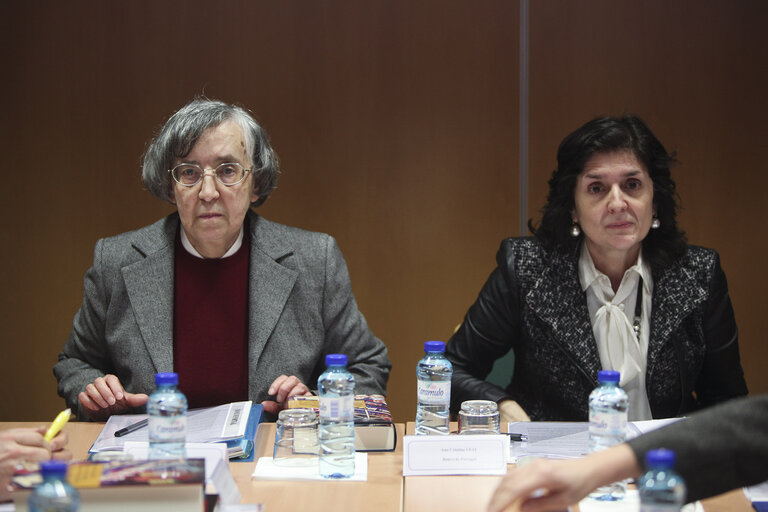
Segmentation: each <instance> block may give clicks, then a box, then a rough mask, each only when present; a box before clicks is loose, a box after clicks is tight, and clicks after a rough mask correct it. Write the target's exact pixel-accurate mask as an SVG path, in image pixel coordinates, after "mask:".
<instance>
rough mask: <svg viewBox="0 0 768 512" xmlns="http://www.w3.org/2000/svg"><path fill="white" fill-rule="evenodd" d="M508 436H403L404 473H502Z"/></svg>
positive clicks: (505, 465) (507, 449)
mask: <svg viewBox="0 0 768 512" xmlns="http://www.w3.org/2000/svg"><path fill="white" fill-rule="evenodd" d="M508 453H509V436H506V435H465V436H460V435H449V436H404V437H403V476H414V475H422V476H424V475H504V474H506V473H507V454H508Z"/></svg>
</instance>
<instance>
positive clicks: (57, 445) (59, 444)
mask: <svg viewBox="0 0 768 512" xmlns="http://www.w3.org/2000/svg"><path fill="white" fill-rule="evenodd" d="M68 442H69V436H68V435H67V433H66V432H64V431H61V432H59V433H58V434H57V435H56V436H55V437H54V438H53V439H51V442H50V448H51V452H52V453H56V452H58V451H61V450H63V449H64V447H65V446H66V445H67V443H68Z"/></svg>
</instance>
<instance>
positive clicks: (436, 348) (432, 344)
mask: <svg viewBox="0 0 768 512" xmlns="http://www.w3.org/2000/svg"><path fill="white" fill-rule="evenodd" d="M424 352H445V343H443V342H442V341H425V342H424Z"/></svg>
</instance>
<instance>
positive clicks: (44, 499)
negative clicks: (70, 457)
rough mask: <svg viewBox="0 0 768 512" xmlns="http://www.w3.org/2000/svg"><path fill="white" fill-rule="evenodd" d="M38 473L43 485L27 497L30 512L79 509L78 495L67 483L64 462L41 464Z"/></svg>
mask: <svg viewBox="0 0 768 512" xmlns="http://www.w3.org/2000/svg"><path fill="white" fill-rule="evenodd" d="M40 472H41V473H42V475H43V483H41V484H40V485H38V486H37V487H35V490H34V491H32V494H30V495H29V501H28V504H29V510H30V512H75V511H76V510H77V509H79V508H80V494H79V493H78V492H77V489H75V488H74V487H72V486H71V485H69V484H68V483H67V464H66V462H60V461H53V460H52V461H49V462H42V463H40Z"/></svg>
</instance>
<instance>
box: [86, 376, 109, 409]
mask: <svg viewBox="0 0 768 512" xmlns="http://www.w3.org/2000/svg"><path fill="white" fill-rule="evenodd" d="M93 386H94V387H95V389H96V390H97V391H98V393H99V395H101V397H102V399H103V400H105V401H106V402H107V407H109V406H110V405H115V403H116V402H117V399H116V398H115V395H114V393H112V389H111V388H110V387H109V384H107V381H106V379H104V378H103V377H99V378H98V379H96V380H95V381H93ZM86 389H87V388H86ZM89 394H90V393H89ZM91 396H93V395H91ZM97 402H98V400H97Z"/></svg>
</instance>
